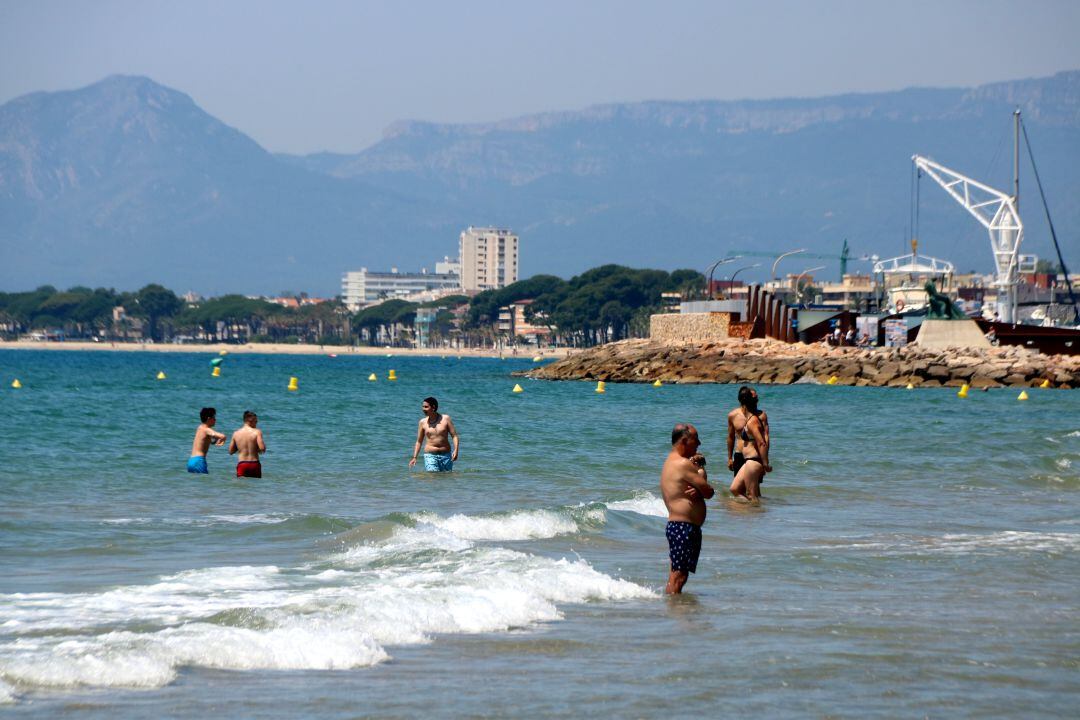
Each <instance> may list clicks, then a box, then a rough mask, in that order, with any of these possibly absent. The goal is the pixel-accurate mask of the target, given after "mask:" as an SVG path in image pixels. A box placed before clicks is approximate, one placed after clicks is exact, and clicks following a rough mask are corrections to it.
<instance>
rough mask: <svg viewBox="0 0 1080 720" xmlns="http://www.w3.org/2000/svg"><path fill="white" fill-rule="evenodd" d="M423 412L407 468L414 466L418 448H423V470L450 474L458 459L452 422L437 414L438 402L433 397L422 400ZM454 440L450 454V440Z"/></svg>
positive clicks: (455, 430) (456, 435)
mask: <svg viewBox="0 0 1080 720" xmlns="http://www.w3.org/2000/svg"><path fill="white" fill-rule="evenodd" d="M420 409H421V410H423V411H424V417H422V418H420V424H419V426H418V427H417V432H416V445H415V446H414V447H413V453H412V459H411V460H409V467H413V466H414V465H416V456H417V455H419V454H420V446H421V444H423V446H424V470H425V471H426V472H450V471H451V470H453V469H454V461H455V460H457V458H458V444H459V438H458V433H457V428H455V427H454V421H453V420H451V419H450V416H449V415H442V414H440V413H439V401H438V400H436V399H435V398H433V397H426V398H424V402H423V403H422V404H421V405H420ZM451 437H453V438H454V451H453V453H451V452H450V438H451Z"/></svg>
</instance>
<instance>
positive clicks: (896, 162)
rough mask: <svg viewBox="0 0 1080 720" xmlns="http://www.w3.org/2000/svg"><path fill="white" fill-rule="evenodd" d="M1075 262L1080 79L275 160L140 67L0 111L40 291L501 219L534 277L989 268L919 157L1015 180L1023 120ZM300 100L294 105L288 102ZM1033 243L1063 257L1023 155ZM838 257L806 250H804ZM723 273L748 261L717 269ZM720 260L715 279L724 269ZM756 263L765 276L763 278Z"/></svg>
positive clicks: (3, 253)
mask: <svg viewBox="0 0 1080 720" xmlns="http://www.w3.org/2000/svg"><path fill="white" fill-rule="evenodd" d="M1015 107H1019V108H1020V109H1021V111H1022V113H1023V117H1024V122H1025V124H1026V127H1027V128H1028V131H1029V135H1030V137H1031V141H1032V146H1033V150H1034V152H1035V155H1036V160H1037V162H1038V169H1039V173H1040V175H1041V177H1042V180H1043V183H1044V186H1045V189H1046V191H1047V197H1048V202H1049V206H1050V211H1051V213H1052V216H1053V219H1054V224H1055V226H1056V228H1057V231H1058V236H1059V240H1060V241H1061V243H1062V246H1063V250H1064V252H1065V254H1066V261H1067V262H1069V263H1070V265H1071V266H1072V267H1073V268H1076V267H1080V256H1078V250H1080V242H1078V240H1080V203H1077V202H1076V199H1077V198H1078V197H1080V162H1078V161H1080V71H1069V72H1062V73H1058V74H1057V75H1054V76H1052V77H1047V78H1037V79H1029V80H1018V81H1012V82H1002V83H995V84H989V85H983V86H979V87H974V88H954V89H909V90H903V91H897V92H888V93H871V94H852V95H842V96H835V97H825V98H793V99H778V100H757V101H696V102H639V103H627V104H612V105H600V106H596V107H591V108H587V109H584V110H581V111H577V112H561V113H547V114H540V115H532V116H527V117H521V118H515V119H509V120H503V121H499V122H492V123H486V124H468V125H444V124H435V123H427V122H412V121H410V122H399V123H396V124H394V125H393V126H391V127H390V128H388V129H387V131H386V133H385V136H384V138H383V139H382V140H381V141H380V142H378V143H376V144H375V145H373V146H371V147H369V148H367V149H366V150H364V151H362V152H360V153H357V154H352V155H346V154H334V153H317V154H312V155H305V156H296V155H282V154H274V153H271V152H269V151H267V150H266V149H264V148H262V147H261V146H259V145H258V144H257V143H256V142H255V141H253V140H252V139H251V138H249V137H248V136H246V135H244V133H243V132H241V131H240V130H237V129H234V128H231V127H229V126H227V125H225V124H224V123H222V122H220V121H219V120H217V119H216V118H214V117H212V116H211V115H209V114H208V113H206V112H205V111H203V110H202V109H201V108H200V107H199V106H198V105H197V104H196V103H195V102H194V101H193V100H192V99H191V98H190V97H188V96H187V95H185V94H183V93H182V92H179V91H177V90H173V89H171V88H168V87H164V86H162V85H160V84H157V83H155V82H154V81H152V80H150V79H148V78H145V77H131V76H111V77H108V78H106V79H104V80H102V81H100V82H98V83H95V84H93V85H90V86H88V87H85V88H81V89H78V90H72V91H65V92H40V93H33V94H30V95H25V96H22V97H19V98H16V99H14V100H11V101H9V102H7V103H5V104H4V105H2V106H0V260H2V262H0V290H22V289H28V288H33V287H35V286H37V285H40V284H46V283H48V284H53V285H56V286H58V287H67V286H70V285H76V284H77V285H88V286H113V287H117V288H121V289H133V288H137V287H140V286H142V285H145V284H147V283H150V282H160V283H162V284H164V285H166V286H168V287H171V288H173V289H175V290H177V291H180V292H183V291H186V290H189V289H191V290H195V291H197V292H201V293H204V294H219V293H225V292H242V293H276V292H281V291H286V290H288V291H293V292H299V291H304V290H306V291H308V292H311V293H312V294H314V295H334V294H336V293H337V292H339V287H340V278H341V273H342V272H344V271H346V270H351V269H358V268H360V267H367V268H369V269H371V270H388V269H390V268H391V267H397V268H400V269H401V270H403V271H406V270H419V269H420V268H421V267H427V268H429V269H430V268H431V267H432V266H433V264H434V262H435V261H436V260H439V259H441V258H442V257H443V256H444V255H451V256H452V255H455V254H456V252H457V242H458V235H459V233H460V232H461V230H463V229H464V228H465V227H467V226H469V225H477V226H480V225H498V226H503V227H509V228H512V229H513V230H514V231H516V232H517V233H518V234H519V235H520V237H521V272H522V275H523V277H527V276H529V275H533V274H536V273H552V274H557V275H561V276H564V277H568V276H569V275H572V274H575V273H578V272H581V271H583V270H585V269H587V268H589V267H593V266H596V265H600V264H604V263H611V262H616V263H620V264H625V265H631V266H636V267H656V268H663V269H669V270H670V269H674V268H683V267H689V268H697V269H700V270H704V269H705V268H706V267H708V266H709V265H710V264H712V263H713V262H714V261H715V260H717V259H719V258H721V257H724V256H725V255H728V254H729V253H732V252H736V253H740V254H743V255H744V256H745V262H743V263H742V264H743V265H751V264H753V263H755V262H760V263H761V264H762V266H761V267H760V268H756V269H750V270H748V271H747V272H746V273H745V274H744V275H742V276H741V277H745V278H754V277H763V275H764V274H767V271H768V269H769V266H770V265H771V262H772V258H771V256H770V254H775V253H779V252H783V251H785V250H790V249H794V248H807V249H808V250H809V253H808V256H807V257H804V258H798V257H794V258H791V259H789V260H786V261H784V263H783V264H782V266H781V268H780V272H799V271H801V270H803V269H804V268H806V267H809V266H818V265H824V266H825V269H824V270H822V271H820V272H819V273H818V275H819V276H835V275H836V274H837V272H838V267H837V266H838V262H837V261H836V259H835V258H836V256H838V255H839V252H840V247H841V244H842V243H843V241H844V240H845V239H847V241H848V243H849V244H850V246H851V247H852V251H853V256H854V257H855V258H856V259H855V260H854V261H853V262H852V263H851V265H850V266H849V272H851V271H863V272H866V271H869V263H868V262H865V261H860V260H858V258H859V257H863V256H868V255H871V254H876V255H880V256H883V257H889V256H893V255H900V254H903V253H905V252H910V249H909V243H908V241H909V239H910V237H911V233H912V231H911V229H910V226H911V224H912V222H911V219H912V218H913V217H916V216H917V217H918V225H917V230H918V235H919V237H920V246H919V250H920V252H923V253H926V254H930V255H934V256H937V257H941V258H944V259H948V260H952V261H953V262H954V263H956V264H957V266H958V270H962V271H967V270H980V271H989V270H991V269H992V267H993V262H992V259H991V254H990V247H989V243H988V240H987V234H986V231H985V230H984V229H983V228H982V227H981V226H980V225H978V224H977V223H976V222H975V221H974V219H973V218H971V217H970V216H969V215H968V214H967V213H966V212H965V211H964V210H963V209H962V208H961V207H960V206H959V205H957V204H956V203H954V202H953V201H952V200H951V199H949V198H948V197H947V196H946V194H945V193H944V191H942V190H941V189H940V188H938V187H937V186H936V185H935V184H934V183H933V181H932V180H930V179H929V178H923V179H922V181H921V182H920V183H918V197H919V203H918V213H917V214H916V213H915V212H913V209H912V204H913V203H912V198H913V197H914V196H915V195H916V192H915V189H914V188H915V187H916V184H915V183H914V182H913V178H912V172H911V161H910V158H911V155H912V154H915V153H918V154H922V155H928V156H931V157H933V158H934V159H936V160H938V161H939V162H941V163H943V164H945V165H948V166H949V167H952V168H954V169H956V170H958V171H960V172H963V173H965V174H967V175H970V176H972V177H974V178H976V179H979V180H981V181H983V182H986V183H987V184H989V185H992V186H994V187H997V188H999V189H1002V190H1005V191H1009V190H1010V188H1011V183H1012V111H1013V109H1014V108H1015ZM297 111H298V112H299V111H302V109H299V108H298V109H297ZM1021 169H1022V184H1021V210H1022V213H1023V216H1024V219H1025V226H1026V235H1027V239H1026V241H1025V245H1024V247H1023V251H1024V252H1029V253H1037V254H1039V255H1040V256H1042V257H1047V258H1050V259H1055V258H1054V256H1053V247H1052V244H1051V242H1050V239H1049V233H1048V231H1047V230H1046V221H1045V219H1043V213H1042V206H1041V203H1040V202H1039V200H1038V195H1037V192H1036V190H1035V185H1034V183H1033V182H1031V178H1032V175H1031V172H1030V165H1028V164H1027V161H1026V160H1024V162H1023V163H1022V168H1021ZM813 253H816V254H819V255H822V256H829V257H825V258H815V257H810V256H809V255H810V254H813ZM728 267H731V268H734V267H737V266H734V265H732V266H728ZM718 272H719V271H718ZM754 273H757V275H756V276H755V274H754Z"/></svg>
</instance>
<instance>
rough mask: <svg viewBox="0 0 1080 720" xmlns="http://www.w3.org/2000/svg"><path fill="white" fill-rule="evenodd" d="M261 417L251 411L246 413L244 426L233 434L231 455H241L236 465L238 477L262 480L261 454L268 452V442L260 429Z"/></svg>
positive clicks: (230, 444) (230, 445) (230, 447)
mask: <svg viewBox="0 0 1080 720" xmlns="http://www.w3.org/2000/svg"><path fill="white" fill-rule="evenodd" d="M258 424H259V416H258V415H256V414H255V413H253V412H251V411H250V410H245V411H244V425H243V427H241V428H240V429H239V430H237V431H236V432H234V433H233V436H232V441H231V442H230V443H229V454H230V455H232V454H233V453H239V456H238V458H237V459H238V460H239V462H237V463H236V477H249V478H261V477H262V463H261V462H259V453H264V452H266V441H265V440H263V433H262V430H260V429H259V428H258V427H256V426H257V425H258Z"/></svg>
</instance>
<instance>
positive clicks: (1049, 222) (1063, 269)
mask: <svg viewBox="0 0 1080 720" xmlns="http://www.w3.org/2000/svg"><path fill="white" fill-rule="evenodd" d="M1020 129H1022V130H1023V131H1024V145H1026V146H1027V151H1028V159H1029V160H1031V169H1032V171H1033V172H1034V174H1035V184H1036V185H1037V186H1038V188H1039V197H1040V198H1042V204H1043V211H1044V212H1045V213H1046V224H1047V225H1049V226H1050V237H1051V238H1052V239H1053V241H1054V250H1056V251H1057V256H1058V264H1060V265H1061V272H1062V273H1063V274H1064V275H1065V286H1066V287H1067V288H1069V303H1070V304H1071V305H1072V306H1073V312H1074V313H1076V318H1080V309H1078V308H1077V305H1076V296H1075V295H1074V294H1073V286H1072V280H1070V279H1069V269H1068V268H1067V267H1065V258H1064V257H1062V255H1061V246H1060V245H1059V244H1058V239H1057V233H1056V232H1055V231H1054V221H1053V220H1051V219H1050V206H1049V205H1047V204H1046V193H1044V192H1043V186H1042V180H1040V179H1039V169H1038V168H1037V167H1035V155H1034V154H1032V152H1031V141H1030V140H1029V139H1028V132H1027V125H1025V124H1024V119H1023V118H1020Z"/></svg>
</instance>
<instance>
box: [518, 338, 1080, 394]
mask: <svg viewBox="0 0 1080 720" xmlns="http://www.w3.org/2000/svg"><path fill="white" fill-rule="evenodd" d="M519 374H522V375H526V376H528V377H533V378H539V379H544V380H604V381H606V382H654V381H656V380H660V381H661V382H665V383H752V384H761V383H772V384H778V385H787V384H791V383H796V382H819V383H826V382H828V381H829V379H830V378H832V377H836V381H835V382H836V384H839V385H875V386H887V387H905V386H907V385H908V384H909V383H910V384H912V385H914V386H915V387H960V386H961V385H963V384H965V383H966V384H968V385H970V386H971V387H973V388H983V387H1006V386H1008V387H1033V386H1039V385H1042V384H1043V383H1044V381H1049V387H1055V388H1075V387H1080V356H1068V355H1040V354H1039V353H1036V352H1033V351H1030V350H1027V349H1025V348H1022V347H995V348H990V349H989V350H982V349H974V348H949V349H946V350H929V349H924V348H920V347H919V346H917V345H909V346H907V347H902V348H868V349H864V348H854V347H839V348H837V347H828V346H826V345H823V344H813V345H803V344H791V343H785V342H779V341H776V340H768V339H765V340H739V339H734V338H733V339H729V340H725V341H718V342H709V343H685V344H676V343H661V342H657V341H654V340H624V341H621V342H616V343H609V344H607V345H600V346H598V347H594V348H589V349H588V350H582V351H580V352H577V353H575V354H573V355H571V356H569V357H567V358H565V359H563V360H559V361H558V362H554V363H551V364H550V365H545V366H544V367H541V368H536V369H533V370H529V371H527V372H523V373H519Z"/></svg>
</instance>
